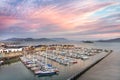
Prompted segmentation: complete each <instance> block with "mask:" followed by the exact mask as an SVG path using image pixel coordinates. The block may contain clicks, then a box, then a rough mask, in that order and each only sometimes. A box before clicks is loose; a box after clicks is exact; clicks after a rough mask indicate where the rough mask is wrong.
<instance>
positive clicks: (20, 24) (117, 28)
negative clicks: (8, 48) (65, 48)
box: [0, 0, 120, 40]
mask: <svg viewBox="0 0 120 80" xmlns="http://www.w3.org/2000/svg"><path fill="white" fill-rule="evenodd" d="M13 37H17V38H28V37H29V38H43V37H44V38H67V39H72V40H99V39H111V38H118V37H120V0H0V40H3V39H7V38H13Z"/></svg>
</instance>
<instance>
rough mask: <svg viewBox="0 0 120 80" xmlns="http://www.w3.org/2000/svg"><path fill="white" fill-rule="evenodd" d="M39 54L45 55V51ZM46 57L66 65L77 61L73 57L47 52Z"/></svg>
mask: <svg viewBox="0 0 120 80" xmlns="http://www.w3.org/2000/svg"><path fill="white" fill-rule="evenodd" d="M40 56H42V57H46V55H45V53H42V54H40ZM47 58H48V59H50V60H52V61H55V62H58V63H59V64H62V65H66V66H67V65H71V64H75V63H77V60H75V59H73V58H70V57H65V56H61V55H58V54H54V53H49V54H47Z"/></svg>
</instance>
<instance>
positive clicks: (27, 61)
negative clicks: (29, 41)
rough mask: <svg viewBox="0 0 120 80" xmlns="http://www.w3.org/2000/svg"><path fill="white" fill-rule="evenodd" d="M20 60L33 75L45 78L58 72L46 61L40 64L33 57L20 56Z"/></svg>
mask: <svg viewBox="0 0 120 80" xmlns="http://www.w3.org/2000/svg"><path fill="white" fill-rule="evenodd" d="M20 60H21V61H22V62H23V64H24V65H25V66H26V67H27V68H28V69H30V70H31V71H32V72H33V73H34V74H35V75H39V76H46V75H54V74H57V73H58V72H59V70H58V69H57V68H56V67H53V66H52V65H51V64H47V61H46V62H41V61H40V60H39V59H37V57H35V56H34V57H32V56H31V57H28V56H22V57H20Z"/></svg>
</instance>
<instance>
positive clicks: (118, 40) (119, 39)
mask: <svg viewBox="0 0 120 80" xmlns="http://www.w3.org/2000/svg"><path fill="white" fill-rule="evenodd" d="M96 42H120V38H115V39H109V40H98V41H96Z"/></svg>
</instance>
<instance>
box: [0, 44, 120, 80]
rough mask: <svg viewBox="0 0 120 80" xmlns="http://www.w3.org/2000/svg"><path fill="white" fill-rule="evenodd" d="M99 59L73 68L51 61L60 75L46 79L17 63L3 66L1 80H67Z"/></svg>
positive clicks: (106, 46)
mask: <svg viewBox="0 0 120 80" xmlns="http://www.w3.org/2000/svg"><path fill="white" fill-rule="evenodd" d="M75 45H76V46H81V47H87V48H89V47H90V48H91V47H92V48H104V49H112V50H114V52H116V51H119V47H120V43H93V44H88V43H79V44H75ZM100 56H102V55H99V56H98V57H100ZM98 57H94V56H93V57H92V58H90V60H88V61H83V60H78V63H77V64H74V65H72V66H63V65H60V64H58V63H57V62H54V61H50V60H49V63H52V64H53V66H56V67H57V68H58V69H59V70H60V73H59V74H58V75H53V76H46V77H40V76H35V75H34V74H33V73H32V72H31V71H30V70H28V69H27V68H26V67H25V66H24V65H23V64H22V63H21V62H16V63H13V64H10V65H5V66H2V67H1V68H0V80H66V79H67V78H68V77H70V76H71V75H73V74H75V73H77V72H79V71H80V70H82V69H83V68H84V67H85V66H87V65H88V64H90V63H91V62H92V61H94V60H95V59H96V58H98Z"/></svg>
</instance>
